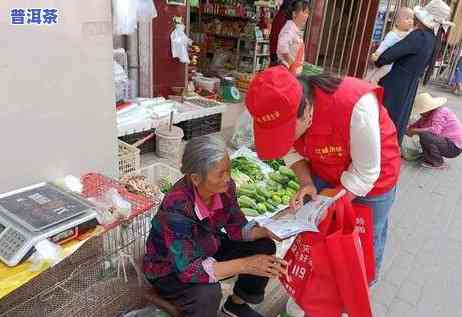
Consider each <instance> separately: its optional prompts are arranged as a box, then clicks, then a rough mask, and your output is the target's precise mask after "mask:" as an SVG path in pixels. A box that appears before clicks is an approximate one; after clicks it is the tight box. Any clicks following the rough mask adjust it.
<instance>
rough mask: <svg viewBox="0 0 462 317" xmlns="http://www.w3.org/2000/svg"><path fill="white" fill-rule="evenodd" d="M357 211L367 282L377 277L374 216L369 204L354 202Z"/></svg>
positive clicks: (357, 224) (357, 225) (357, 227)
mask: <svg viewBox="0 0 462 317" xmlns="http://www.w3.org/2000/svg"><path fill="white" fill-rule="evenodd" d="M353 209H354V211H355V213H356V229H357V230H358V233H359V238H360V239H361V245H362V247H363V253H364V264H365V266H366V276H367V282H368V283H369V284H370V283H371V282H372V281H374V279H375V253H374V225H373V224H374V216H373V213H372V212H373V211H372V208H370V207H369V206H366V205H363V204H358V203H355V202H353Z"/></svg>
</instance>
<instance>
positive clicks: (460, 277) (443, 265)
mask: <svg viewBox="0 0 462 317" xmlns="http://www.w3.org/2000/svg"><path fill="white" fill-rule="evenodd" d="M422 91H428V92H430V93H431V94H432V95H434V96H445V97H447V98H448V106H449V107H450V108H451V109H452V110H454V111H455V112H456V113H457V115H458V116H459V118H462V98H461V97H456V96H454V95H452V94H449V93H448V92H447V91H445V90H442V89H439V88H435V87H431V88H427V89H422ZM448 163H449V168H448V169H447V170H443V171H433V170H427V169H424V168H422V167H420V166H419V165H418V164H416V163H410V162H403V164H402V174H401V179H400V182H399V188H398V196H397V200H396V202H395V204H394V207H393V209H392V213H391V218H390V231H389V239H388V243H387V246H386V250H385V257H384V265H383V270H382V273H381V277H380V280H379V283H378V284H377V285H376V286H375V287H374V288H373V289H372V290H371V294H372V298H373V308H374V317H385V316H387V317H413V316H419V317H425V316H432V317H436V316H451V317H453V316H462V309H460V306H459V305H460V300H461V299H462V274H461V273H460V267H461V264H462V209H461V206H462V187H461V185H462V182H461V180H462V178H461V175H462V160H461V159H454V160H449V161H448Z"/></svg>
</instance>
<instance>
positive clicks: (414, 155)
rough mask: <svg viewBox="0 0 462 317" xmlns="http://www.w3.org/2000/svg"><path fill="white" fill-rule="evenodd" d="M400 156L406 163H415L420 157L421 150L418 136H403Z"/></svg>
mask: <svg viewBox="0 0 462 317" xmlns="http://www.w3.org/2000/svg"><path fill="white" fill-rule="evenodd" d="M401 155H402V156H403V158H404V159H405V160H407V161H415V160H417V159H419V158H421V157H422V155H423V150H422V147H421V145H420V139H419V136H418V135H414V136H413V137H408V136H407V135H405V136H404V138H403V143H402V144H401Z"/></svg>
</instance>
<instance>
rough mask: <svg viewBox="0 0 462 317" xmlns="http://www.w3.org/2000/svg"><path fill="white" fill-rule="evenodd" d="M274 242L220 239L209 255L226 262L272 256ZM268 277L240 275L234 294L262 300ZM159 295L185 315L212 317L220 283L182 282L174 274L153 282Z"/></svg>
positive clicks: (274, 251) (215, 311) (219, 292)
mask: <svg viewBox="0 0 462 317" xmlns="http://www.w3.org/2000/svg"><path fill="white" fill-rule="evenodd" d="M275 253H276V245H275V243H274V242H273V241H272V240H270V239H261V240H257V241H252V242H240V241H231V240H229V239H227V238H224V239H223V240H222V243H221V247H220V249H219V250H218V252H217V253H216V254H215V255H214V256H213V257H214V258H215V260H217V261H218V262H221V261H229V260H234V259H238V258H243V257H248V256H252V255H257V254H268V255H272V254H275ZM267 284H268V278H265V277H259V276H253V275H246V274H241V275H239V276H238V279H237V281H236V283H235V284H234V294H235V295H237V296H239V297H240V298H241V299H243V300H244V301H246V302H248V303H251V304H258V303H261V302H262V301H263V298H264V295H265V288H266V285H267ZM153 285H154V286H155V287H156V288H157V289H158V291H159V294H160V296H162V297H163V298H164V299H166V300H168V301H171V302H173V303H174V304H175V305H176V306H177V307H178V308H179V309H180V311H181V312H182V314H183V316H185V317H216V316H217V311H218V309H219V306H220V301H221V298H222V294H221V288H220V283H212V284H192V283H191V284H186V283H183V282H181V281H180V280H179V279H178V278H177V276H176V275H175V274H170V275H168V276H166V277H163V278H160V279H158V280H156V281H155V282H153Z"/></svg>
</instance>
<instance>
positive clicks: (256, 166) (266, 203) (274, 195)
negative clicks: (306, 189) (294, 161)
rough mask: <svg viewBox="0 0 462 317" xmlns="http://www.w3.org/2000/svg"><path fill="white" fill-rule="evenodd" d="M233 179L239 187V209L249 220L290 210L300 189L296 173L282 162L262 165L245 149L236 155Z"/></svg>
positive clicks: (254, 154)
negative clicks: (290, 204) (292, 199)
mask: <svg viewBox="0 0 462 317" xmlns="http://www.w3.org/2000/svg"><path fill="white" fill-rule="evenodd" d="M231 177H232V178H233V180H234V181H235V182H236V185H237V188H238V201H239V206H240V207H241V210H242V211H243V212H244V214H246V216H248V217H258V216H271V215H272V214H274V213H276V212H279V211H281V210H283V209H286V208H287V207H288V204H289V202H290V200H291V198H292V197H293V196H294V195H295V193H296V192H297V190H298V188H299V184H298V181H297V179H296V176H295V174H294V173H293V172H292V170H290V169H289V168H288V167H286V166H285V165H283V163H282V162H281V161H270V162H266V163H265V162H262V161H261V160H259V159H258V157H257V155H256V153H254V152H252V151H251V150H249V149H248V148H245V147H243V148H240V149H239V150H238V151H237V152H235V153H234V154H233V155H232V160H231Z"/></svg>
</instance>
